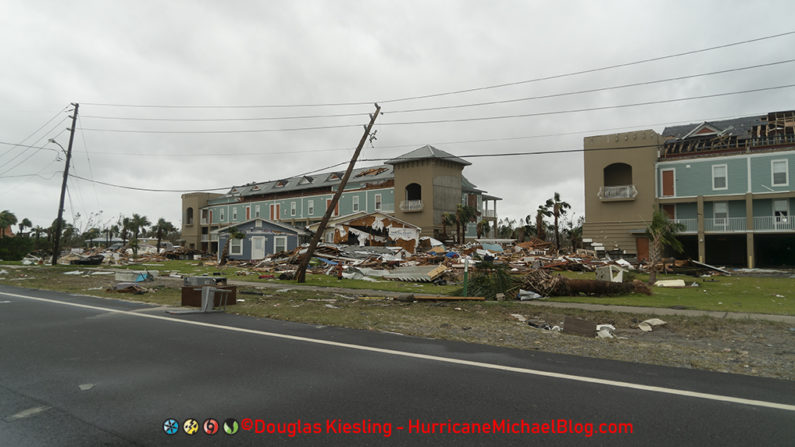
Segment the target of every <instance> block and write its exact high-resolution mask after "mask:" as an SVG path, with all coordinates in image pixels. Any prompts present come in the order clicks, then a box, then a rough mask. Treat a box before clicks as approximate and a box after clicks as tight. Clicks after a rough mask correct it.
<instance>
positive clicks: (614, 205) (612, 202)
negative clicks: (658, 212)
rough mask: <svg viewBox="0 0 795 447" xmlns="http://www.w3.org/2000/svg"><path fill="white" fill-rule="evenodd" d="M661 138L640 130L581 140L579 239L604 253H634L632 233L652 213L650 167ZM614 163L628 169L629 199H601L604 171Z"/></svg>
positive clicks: (651, 132) (643, 224) (652, 184)
mask: <svg viewBox="0 0 795 447" xmlns="http://www.w3.org/2000/svg"><path fill="white" fill-rule="evenodd" d="M660 144H662V137H661V136H660V135H659V134H657V133H656V132H654V131H653V130H641V131H636V132H625V133H619V134H611V135H599V136H593V137H586V138H585V139H584V148H585V152H584V155H583V160H584V170H585V171H584V177H585V223H584V225H583V238H590V239H592V240H593V241H594V242H599V243H602V244H603V245H604V247H605V249H607V250H612V249H621V250H626V251H627V252H628V253H636V252H637V248H636V243H635V236H633V234H632V231H637V230H642V229H644V228H646V227H647V226H648V224H649V222H650V221H651V216H652V213H653V212H654V206H655V196H656V189H655V184H654V178H655V177H654V164H655V162H656V161H657V151H658V148H659V145H660ZM614 163H625V164H628V165H630V166H631V167H632V185H633V186H634V187H635V189H636V190H637V195H636V196H635V197H634V198H632V199H602V198H600V197H599V191H600V188H602V187H603V186H605V185H604V183H605V181H604V180H605V179H604V169H605V168H606V167H607V166H610V165H611V164H614Z"/></svg>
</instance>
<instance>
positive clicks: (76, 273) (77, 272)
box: [63, 270, 83, 275]
mask: <svg viewBox="0 0 795 447" xmlns="http://www.w3.org/2000/svg"><path fill="white" fill-rule="evenodd" d="M63 274H64V275H82V274H83V272H81V271H80V270H72V271H71V272H64V273H63Z"/></svg>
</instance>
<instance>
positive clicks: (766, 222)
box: [754, 216, 795, 231]
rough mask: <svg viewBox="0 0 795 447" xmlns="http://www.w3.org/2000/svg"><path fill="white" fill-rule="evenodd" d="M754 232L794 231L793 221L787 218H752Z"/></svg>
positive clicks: (794, 222) (794, 223)
mask: <svg viewBox="0 0 795 447" xmlns="http://www.w3.org/2000/svg"><path fill="white" fill-rule="evenodd" d="M754 231H795V219H793V218H792V217H789V216H761V217H754Z"/></svg>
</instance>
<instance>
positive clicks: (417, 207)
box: [400, 200, 422, 213]
mask: <svg viewBox="0 0 795 447" xmlns="http://www.w3.org/2000/svg"><path fill="white" fill-rule="evenodd" d="M400 211H403V212H404V213H419V212H420V211H422V200H404V201H402V202H400Z"/></svg>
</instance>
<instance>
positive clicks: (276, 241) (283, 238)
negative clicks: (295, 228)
mask: <svg viewBox="0 0 795 447" xmlns="http://www.w3.org/2000/svg"><path fill="white" fill-rule="evenodd" d="M279 241H284V249H283V250H282V251H287V236H274V237H273V253H274V254H275V253H279V250H278V247H279V245H280V244H279Z"/></svg>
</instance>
